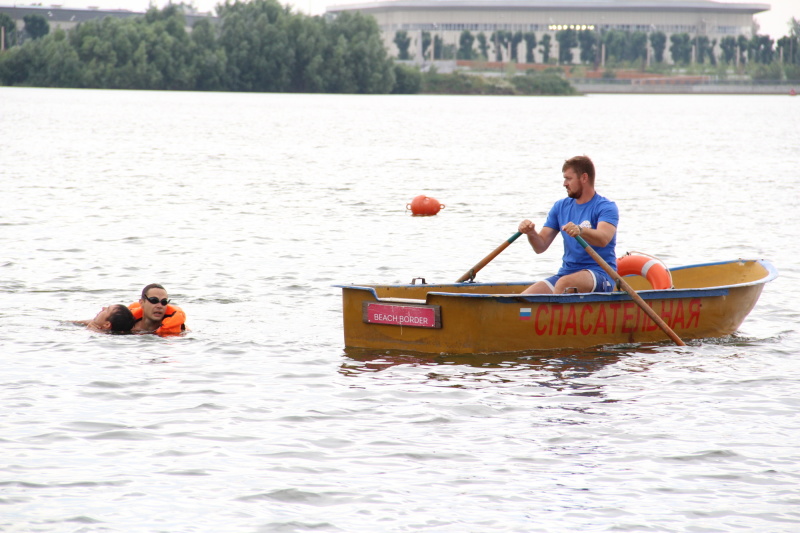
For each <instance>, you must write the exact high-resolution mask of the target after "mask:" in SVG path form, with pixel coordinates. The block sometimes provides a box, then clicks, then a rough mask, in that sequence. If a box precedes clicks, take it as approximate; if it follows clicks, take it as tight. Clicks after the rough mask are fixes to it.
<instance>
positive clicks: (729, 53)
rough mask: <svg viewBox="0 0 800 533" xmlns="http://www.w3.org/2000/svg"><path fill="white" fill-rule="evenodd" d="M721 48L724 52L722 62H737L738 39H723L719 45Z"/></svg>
mask: <svg viewBox="0 0 800 533" xmlns="http://www.w3.org/2000/svg"><path fill="white" fill-rule="evenodd" d="M719 48H720V50H722V61H723V62H724V63H727V64H731V63H733V62H734V61H736V37H732V36H730V35H729V36H727V37H723V38H722V40H721V41H720V43H719Z"/></svg>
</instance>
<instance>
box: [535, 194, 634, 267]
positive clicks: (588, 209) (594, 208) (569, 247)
mask: <svg viewBox="0 0 800 533" xmlns="http://www.w3.org/2000/svg"><path fill="white" fill-rule="evenodd" d="M567 222H574V223H575V224H577V225H578V226H582V227H584V228H590V229H597V224H598V223H600V222H608V223H609V224H611V225H613V226H614V227H617V224H618V223H619V210H617V204H615V203H614V202H612V201H611V200H609V199H608V198H605V197H603V196H600V195H599V194H597V193H595V195H594V196H593V197H592V199H591V200H589V201H588V202H586V203H585V204H579V203H578V202H577V201H575V199H574V198H562V199H561V200H559V201H557V202H556V203H555V205H553V208H552V209H550V213H548V215H547V220H546V221H545V223H544V225H545V226H547V227H548V228H553V229H555V230H556V231H559V232H561V236H562V237H564V257H563V262H562V263H561V269H560V270H559V271H558V275H559V276H564V275H566V274H572V273H573V272H578V271H579V270H594V271H599V272H605V271H604V270H603V269H602V268H601V267H600V265H598V264H597V262H596V261H595V260H594V259H592V256H590V255H589V254H588V253H586V250H584V249H583V246H581V245H580V244H578V239H575V238H573V237H570V236H569V235H567V234H566V233H564V232H562V231H561V228H562V227H564V225H565V224H566V223H567ZM616 246H617V234H616V233H614V236H613V237H612V238H611V242H609V243H608V244H607V245H606V246H603V247H602V248H601V247H598V246H593V247H592V248H594V249H595V251H596V252H597V253H598V254H599V255H600V257H602V258H603V259H605V261H606V263H608V264H609V265H610V266H611V268H613V269H614V270H616V269H617V256H616V251H615V248H616Z"/></svg>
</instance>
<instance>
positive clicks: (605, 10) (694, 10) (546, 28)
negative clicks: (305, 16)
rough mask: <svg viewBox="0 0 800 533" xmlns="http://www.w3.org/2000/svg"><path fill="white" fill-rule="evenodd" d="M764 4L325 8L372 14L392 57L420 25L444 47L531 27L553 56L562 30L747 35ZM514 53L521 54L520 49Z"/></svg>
mask: <svg viewBox="0 0 800 533" xmlns="http://www.w3.org/2000/svg"><path fill="white" fill-rule="evenodd" d="M769 9H770V6H769V5H768V4H755V3H752V4H750V3H747V4H739V3H732V2H713V1H711V0H386V1H377V2H369V3H362V4H343V5H336V6H331V7H329V8H328V9H327V13H328V15H329V16H336V15H337V14H339V13H343V12H346V11H359V12H361V13H363V14H368V15H372V16H373V17H375V19H376V20H377V21H378V26H380V29H381V33H382V37H383V42H384V44H385V45H386V48H387V50H389V53H390V55H392V56H394V57H397V54H398V49H397V46H396V45H395V43H394V39H395V35H396V34H397V32H398V31H405V32H406V33H407V35H408V36H409V37H411V39H412V40H411V45H410V47H409V52H410V54H411V57H412V58H416V59H417V60H419V59H420V57H419V51H420V42H421V40H422V32H429V33H430V34H431V37H432V38H433V37H434V36H438V37H439V38H440V39H442V40H443V42H444V44H445V45H446V46H454V47H455V48H456V49H457V48H458V46H459V37H460V35H461V33H462V32H463V31H464V30H468V31H469V32H471V33H472V34H473V35H474V36H477V35H478V34H480V33H483V34H484V35H485V36H486V37H487V39H488V38H489V36H490V35H491V34H492V33H493V32H495V31H497V30H504V31H510V32H518V31H519V32H523V33H525V32H533V33H535V34H536V38H537V39H538V40H539V41H540V42H541V38H542V37H543V36H544V35H545V34H549V35H550V36H551V39H552V42H553V46H554V49H553V53H552V54H551V57H557V56H558V52H557V47H558V43H557V42H556V40H555V34H556V33H557V32H558V31H559V30H562V29H569V28H571V29H576V30H592V31H597V32H604V31H608V30H622V31H630V32H634V31H639V32H644V33H652V32H663V33H665V34H666V35H667V49H668V48H669V37H670V36H671V35H672V34H675V33H688V34H689V35H691V36H693V37H694V36H705V37H708V38H709V40H711V41H714V40H716V41H717V42H719V40H721V39H722V38H723V37H728V36H733V37H737V36H739V35H744V36H746V37H748V38H749V37H751V36H752V33H753V15H755V14H757V13H762V12H764V11H769ZM493 46H494V44H493V43H492V44H491V45H490V50H492V57H494V48H493ZM521 46H522V45H520V47H521ZM521 50H522V48H520V52H521ZM428 53H430V52H428ZM502 55H503V60H504V61H508V60H509V57H510V55H511V54H510V50H508V49H503V50H502ZM537 55H538V54H537ZM573 56H574V57H578V54H573ZM666 56H667V57H669V54H668V53H667V54H666ZM517 57H520V58H523V59H524V57H525V56H524V54H523V53H520V55H518V56H517ZM426 59H428V58H427V57H426Z"/></svg>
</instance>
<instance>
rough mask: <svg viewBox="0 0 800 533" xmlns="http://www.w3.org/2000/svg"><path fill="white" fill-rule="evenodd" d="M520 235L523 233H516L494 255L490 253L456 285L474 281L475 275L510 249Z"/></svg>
mask: <svg viewBox="0 0 800 533" xmlns="http://www.w3.org/2000/svg"><path fill="white" fill-rule="evenodd" d="M520 235H522V233H520V232H516V233H515V234H514V235H512V236H511V237H509V238H508V239H507V240H506V241H505V242H504V243H503V244H501V245H500V246H498V247H497V248H495V249H494V251H493V252H492V253H490V254H489V255H487V256H486V257H484V258H483V259H481V260H480V261H478V264H476V265H475V266H474V267H472V268H470V269H469V270H467V271H466V272H465V273H464V275H463V276H461V277H460V278H458V279H457V280H456V283H461V282H462V281H467V280H470V281H472V280H474V279H475V274H477V273H478V271H479V270H480V269H482V268H483V267H485V266H486V265H488V264H489V261H491V260H492V259H494V258H495V257H497V256H498V255H500V252H502V251H503V250H505V249H506V248H508V245H509V244H511V243H512V242H514V241H515V240H517V237H519V236H520Z"/></svg>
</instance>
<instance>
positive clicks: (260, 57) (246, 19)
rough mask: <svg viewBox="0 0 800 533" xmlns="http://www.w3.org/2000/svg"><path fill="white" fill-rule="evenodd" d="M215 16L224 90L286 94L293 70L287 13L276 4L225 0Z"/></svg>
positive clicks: (269, 0) (270, 0)
mask: <svg viewBox="0 0 800 533" xmlns="http://www.w3.org/2000/svg"><path fill="white" fill-rule="evenodd" d="M217 12H218V13H219V15H220V18H221V19H222V26H221V30H220V36H219V43H220V45H221V47H222V49H223V50H224V51H225V56H226V57H227V63H226V72H225V76H226V80H227V85H228V88H229V89H232V90H234V91H260V92H284V91H287V90H289V88H290V86H291V79H292V71H293V69H294V64H293V60H294V57H293V56H294V54H293V52H292V50H291V44H290V42H289V32H288V28H287V25H288V18H289V15H290V14H291V11H290V9H289V8H288V7H283V6H282V5H281V4H279V3H278V1H277V0H253V1H252V2H247V3H245V2H240V1H239V0H236V1H235V2H233V3H231V2H230V0H227V1H226V3H225V4H222V5H219V6H217ZM333 42H334V43H335V42H336V40H335V39H334V41H333ZM337 44H338V43H337ZM345 44H346V43H345Z"/></svg>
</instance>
